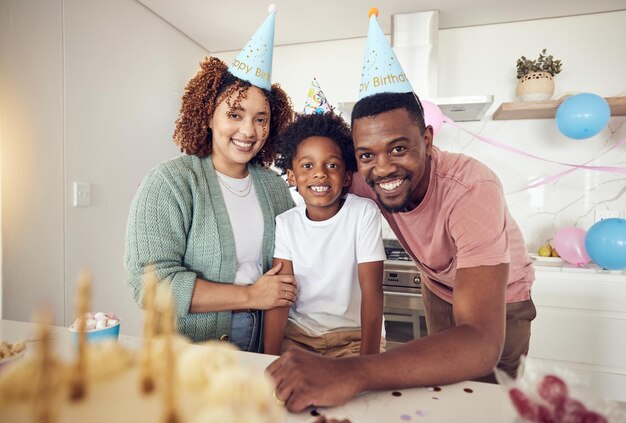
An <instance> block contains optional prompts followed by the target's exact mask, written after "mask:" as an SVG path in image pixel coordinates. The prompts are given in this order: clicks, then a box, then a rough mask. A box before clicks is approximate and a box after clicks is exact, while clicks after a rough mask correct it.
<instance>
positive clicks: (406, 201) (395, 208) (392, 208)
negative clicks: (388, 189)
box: [365, 173, 413, 213]
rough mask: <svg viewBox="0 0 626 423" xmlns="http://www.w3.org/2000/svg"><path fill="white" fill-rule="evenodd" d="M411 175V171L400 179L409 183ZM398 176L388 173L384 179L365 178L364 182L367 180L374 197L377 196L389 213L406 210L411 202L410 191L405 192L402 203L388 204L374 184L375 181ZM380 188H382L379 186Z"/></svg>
mask: <svg viewBox="0 0 626 423" xmlns="http://www.w3.org/2000/svg"><path fill="white" fill-rule="evenodd" d="M412 177H413V174H411V173H407V174H405V175H403V176H402V179H404V182H402V183H403V184H404V183H409V181H410V180H411V178H412ZM398 178H399V176H395V175H390V176H388V177H386V178H384V179H378V181H374V180H372V179H371V178H367V179H366V181H365V182H367V184H368V185H369V186H370V187H371V188H372V189H373V190H374V192H375V193H376V197H377V198H378V202H379V203H380V204H381V205H382V206H383V208H384V209H385V210H386V211H388V212H390V213H399V212H406V211H408V208H409V205H410V204H411V191H409V192H407V194H406V197H405V198H404V201H402V203H400V204H399V205H389V204H386V203H385V201H384V200H383V199H382V198H381V196H380V193H379V192H378V190H376V184H377V182H380V181H381V180H386V179H398ZM381 189H382V188H381Z"/></svg>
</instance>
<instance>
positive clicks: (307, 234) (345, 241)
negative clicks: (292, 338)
mask: <svg viewBox="0 0 626 423" xmlns="http://www.w3.org/2000/svg"><path fill="white" fill-rule="evenodd" d="M381 225H382V217H381V214H380V212H379V211H378V207H377V206H376V204H375V203H374V202H373V201H372V200H369V199H366V198H360V197H357V196H355V195H353V194H348V195H347V196H346V198H345V203H344V204H343V206H342V207H341V209H340V210H339V212H338V213H337V214H336V215H335V216H333V217H331V218H330V219H328V220H324V221H321V222H315V221H312V220H309V218H308V217H307V216H306V205H304V204H300V205H298V206H296V207H294V208H293V209H291V210H288V211H286V212H284V213H283V214H281V215H279V216H277V217H276V249H275V251H274V257H276V258H281V259H284V260H290V261H291V262H292V263H293V271H294V275H295V277H296V280H297V282H298V298H297V299H296V302H295V303H294V304H293V305H292V306H291V309H290V310H289V319H290V320H292V321H293V322H294V323H296V324H297V325H299V326H300V327H302V328H303V329H304V330H305V331H307V332H309V334H311V335H314V336H318V335H320V334H323V333H326V332H333V331H337V330H351V329H358V328H360V327H361V289H360V287H359V278H358V263H367V262H372V261H379V260H380V261H382V260H385V258H386V257H385V248H384V246H383V238H382V233H381ZM381 283H382V280H381ZM382 332H383V334H384V326H383V331H382Z"/></svg>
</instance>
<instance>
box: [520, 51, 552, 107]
mask: <svg viewBox="0 0 626 423" xmlns="http://www.w3.org/2000/svg"><path fill="white" fill-rule="evenodd" d="M560 72H561V61H560V60H556V59H554V57H552V55H551V54H550V55H548V54H547V53H546V49H545V48H544V49H543V50H542V51H541V53H540V54H539V57H538V58H537V59H536V60H531V59H527V58H526V57H525V56H522V57H520V58H519V59H517V89H516V94H517V96H518V97H519V98H520V99H522V100H523V101H542V100H550V99H551V98H552V95H553V94H554V76H555V75H556V74H558V73H560Z"/></svg>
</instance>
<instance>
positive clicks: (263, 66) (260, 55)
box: [228, 4, 276, 90]
mask: <svg viewBox="0 0 626 423" xmlns="http://www.w3.org/2000/svg"><path fill="white" fill-rule="evenodd" d="M268 13H269V16H268V17H267V18H266V19H265V21H264V22H263V23H262V24H261V26H260V27H259V29H257V30H256V32H255V33H254V35H253V36H252V38H250V41H248V44H246V46H245V47H244V48H243V50H241V53H239V55H238V56H237V58H236V59H235V60H234V61H233V63H232V64H231V65H230V67H229V68H228V70H229V71H230V73H232V74H233V75H235V76H236V77H237V78H239V79H243V80H244V81H248V82H250V83H251V84H252V85H255V86H257V87H259V88H263V89H266V90H271V89H272V79H271V76H272V54H273V52H274V17H275V15H276V6H274V5H273V4H272V5H270V7H269V9H268Z"/></svg>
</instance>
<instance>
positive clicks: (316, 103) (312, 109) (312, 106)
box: [302, 78, 333, 115]
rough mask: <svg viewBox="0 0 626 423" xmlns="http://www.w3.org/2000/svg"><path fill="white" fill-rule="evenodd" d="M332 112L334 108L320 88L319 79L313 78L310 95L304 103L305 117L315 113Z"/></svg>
mask: <svg viewBox="0 0 626 423" xmlns="http://www.w3.org/2000/svg"><path fill="white" fill-rule="evenodd" d="M332 111H333V106H331V105H330V103H329V102H328V100H327V99H326V96H325V95H324V93H323V92H322V90H321V88H320V84H318V83H317V79H315V78H313V81H312V82H311V88H310V89H309V93H308V94H307V96H306V100H305V101H304V110H303V111H302V113H303V114H305V115H312V114H313V113H326V112H332Z"/></svg>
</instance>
